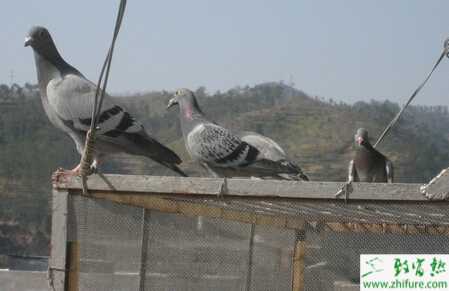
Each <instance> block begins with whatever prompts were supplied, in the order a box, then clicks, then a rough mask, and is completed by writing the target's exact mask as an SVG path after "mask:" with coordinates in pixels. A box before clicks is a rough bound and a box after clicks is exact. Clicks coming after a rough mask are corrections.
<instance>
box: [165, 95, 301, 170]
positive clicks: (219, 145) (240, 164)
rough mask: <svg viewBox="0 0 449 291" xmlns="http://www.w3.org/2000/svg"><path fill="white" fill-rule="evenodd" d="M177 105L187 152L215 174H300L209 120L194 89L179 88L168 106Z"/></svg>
mask: <svg viewBox="0 0 449 291" xmlns="http://www.w3.org/2000/svg"><path fill="white" fill-rule="evenodd" d="M175 104H178V105H179V107H180V113H179V118H180V122H181V129H182V134H183V137H184V142H185V146H186V149H187V152H188V153H189V154H190V156H191V157H192V159H193V160H194V161H197V162H199V163H200V164H201V165H202V166H203V167H205V168H206V169H207V170H208V171H209V172H210V173H211V174H212V175H213V176H215V177H218V176H224V177H242V176H254V177H273V176H277V175H278V174H297V173H298V171H297V168H296V167H293V166H292V165H291V164H289V163H284V161H275V160H270V159H266V158H265V157H264V155H263V153H262V152H261V151H260V150H259V149H258V148H257V147H256V146H253V145H251V144H250V143H248V142H245V141H244V140H242V138H240V137H239V136H238V135H236V134H233V133H231V132H230V131H229V130H227V129H226V128H224V127H221V126H220V125H218V124H216V123H214V122H211V121H209V120H208V119H207V118H206V117H205V115H204V114H203V112H202V110H201V108H200V107H199V105H198V102H197V100H196V97H195V95H194V94H193V92H192V91H190V90H188V89H180V90H178V91H176V93H175V96H174V97H173V98H172V99H170V101H169V103H168V106H167V108H170V107H171V106H173V105H175Z"/></svg>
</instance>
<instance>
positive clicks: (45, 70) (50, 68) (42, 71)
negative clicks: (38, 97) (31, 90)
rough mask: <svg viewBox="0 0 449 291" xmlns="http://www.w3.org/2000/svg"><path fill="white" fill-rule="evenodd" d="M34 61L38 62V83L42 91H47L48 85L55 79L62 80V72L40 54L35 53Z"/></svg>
mask: <svg viewBox="0 0 449 291" xmlns="http://www.w3.org/2000/svg"><path fill="white" fill-rule="evenodd" d="M34 60H35V62H36V70H37V81H38V83H39V88H40V90H41V91H42V90H44V91H46V90H47V85H48V83H49V82H50V81H51V80H52V79H55V78H61V72H60V71H59V70H58V69H57V67H56V66H54V65H53V64H52V63H50V62H49V61H48V60H47V59H45V58H44V57H42V56H41V55H40V54H39V53H37V52H34Z"/></svg>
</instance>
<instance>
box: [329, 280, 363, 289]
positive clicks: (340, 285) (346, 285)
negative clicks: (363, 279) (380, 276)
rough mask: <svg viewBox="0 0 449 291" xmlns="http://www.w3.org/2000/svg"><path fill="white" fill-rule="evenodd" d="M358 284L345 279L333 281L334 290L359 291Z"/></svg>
mask: <svg viewBox="0 0 449 291" xmlns="http://www.w3.org/2000/svg"><path fill="white" fill-rule="evenodd" d="M359 290H360V285H359V284H355V283H352V282H347V281H335V282H334V291H359Z"/></svg>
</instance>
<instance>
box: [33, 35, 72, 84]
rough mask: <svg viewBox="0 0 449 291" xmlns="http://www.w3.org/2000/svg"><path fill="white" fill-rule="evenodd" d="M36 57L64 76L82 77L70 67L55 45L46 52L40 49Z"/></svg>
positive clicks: (52, 44) (36, 52) (36, 51)
mask: <svg viewBox="0 0 449 291" xmlns="http://www.w3.org/2000/svg"><path fill="white" fill-rule="evenodd" d="M34 54H35V56H37V57H38V58H40V59H43V60H45V61H47V62H48V63H50V64H51V65H53V67H54V68H56V69H57V70H58V71H59V72H60V74H61V75H62V76H64V75H66V74H77V75H80V73H79V72H78V70H77V69H75V68H74V67H72V66H71V65H69V64H68V63H67V62H66V61H65V60H64V59H63V58H62V56H61V54H60V53H59V52H58V49H57V48H56V46H55V45H54V43H51V44H50V47H49V48H48V49H46V50H40V49H39V48H38V49H37V50H34Z"/></svg>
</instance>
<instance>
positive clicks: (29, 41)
mask: <svg viewBox="0 0 449 291" xmlns="http://www.w3.org/2000/svg"><path fill="white" fill-rule="evenodd" d="M32 43H33V38H32V37H31V36H27V37H25V42H24V44H23V45H24V46H25V47H27V46H30V45H31V44H32Z"/></svg>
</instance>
